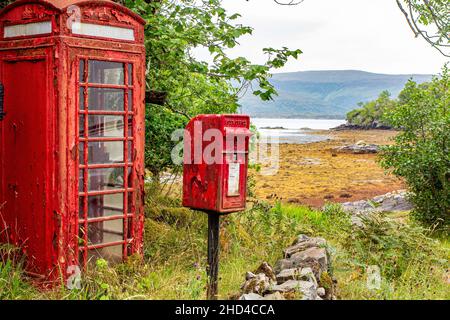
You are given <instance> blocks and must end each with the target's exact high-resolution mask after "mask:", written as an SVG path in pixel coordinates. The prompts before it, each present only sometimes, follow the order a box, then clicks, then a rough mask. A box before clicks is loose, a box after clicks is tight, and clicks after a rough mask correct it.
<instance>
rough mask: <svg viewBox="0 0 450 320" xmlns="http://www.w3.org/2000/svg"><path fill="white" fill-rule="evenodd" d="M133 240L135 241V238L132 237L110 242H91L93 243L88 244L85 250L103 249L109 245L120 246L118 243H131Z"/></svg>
mask: <svg viewBox="0 0 450 320" xmlns="http://www.w3.org/2000/svg"><path fill="white" fill-rule="evenodd" d="M132 241H133V239H130V240H129V241H124V240H122V241H114V242H108V243H99V244H91V245H88V246H86V248H85V249H84V250H86V251H89V250H95V249H103V248H107V247H114V246H118V245H127V244H130V243H131V242H132ZM86 253H87V252H86Z"/></svg>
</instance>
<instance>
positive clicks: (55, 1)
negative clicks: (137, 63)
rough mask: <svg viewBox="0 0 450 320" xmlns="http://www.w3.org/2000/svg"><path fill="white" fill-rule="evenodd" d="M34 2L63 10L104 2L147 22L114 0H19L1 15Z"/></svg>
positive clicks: (1, 11)
mask: <svg viewBox="0 0 450 320" xmlns="http://www.w3.org/2000/svg"><path fill="white" fill-rule="evenodd" d="M32 3H42V4H49V5H51V6H53V7H55V8H57V9H59V10H63V9H65V8H67V7H69V6H71V5H76V4H79V5H82V4H104V5H108V6H111V5H112V6H115V7H117V8H120V9H121V10H122V11H124V12H125V13H127V14H128V15H130V16H132V17H134V18H135V19H136V20H137V21H139V22H140V23H141V24H145V20H144V19H142V17H140V16H139V15H137V14H136V13H134V12H133V11H131V10H130V9H128V8H126V7H124V6H122V5H120V4H117V3H115V2H113V1H112V0H18V1H15V2H13V3H12V4H10V5H9V6H7V7H5V8H4V9H3V10H0V16H1V15H2V14H3V13H4V12H6V11H8V10H9V9H11V8H14V7H17V6H20V5H22V4H32Z"/></svg>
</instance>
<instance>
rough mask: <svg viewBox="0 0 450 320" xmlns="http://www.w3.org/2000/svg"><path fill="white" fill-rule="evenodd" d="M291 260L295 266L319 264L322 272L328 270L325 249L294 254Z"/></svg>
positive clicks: (307, 250) (313, 249)
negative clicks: (311, 263) (310, 263)
mask: <svg viewBox="0 0 450 320" xmlns="http://www.w3.org/2000/svg"><path fill="white" fill-rule="evenodd" d="M290 260H292V261H294V263H295V264H299V265H301V264H303V265H304V264H305V263H308V262H315V261H316V262H318V263H319V264H320V268H321V270H322V271H326V270H328V256H327V250H326V249H325V248H314V247H313V248H309V249H306V250H304V251H302V252H297V253H294V254H293V255H292V256H291V257H290Z"/></svg>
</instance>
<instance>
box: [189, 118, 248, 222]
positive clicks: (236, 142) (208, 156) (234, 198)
mask: <svg viewBox="0 0 450 320" xmlns="http://www.w3.org/2000/svg"><path fill="white" fill-rule="evenodd" d="M249 128H250V118H249V117H248V116H245V115H200V116H198V117H196V118H194V119H192V120H191V121H190V122H189V124H188V125H187V127H186V134H185V139H184V150H185V151H184V175H183V180H184V181H183V205H184V206H186V207H190V208H195V209H201V210H205V211H212V212H218V213H230V212H236V211H242V210H245V204H246V198H247V165H248V150H249V149H248V147H249V139H250V137H251V135H252V133H251V131H250V130H249ZM213 137H214V139H213ZM218 139H221V141H217V140H218Z"/></svg>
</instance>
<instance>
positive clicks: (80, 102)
mask: <svg viewBox="0 0 450 320" xmlns="http://www.w3.org/2000/svg"><path fill="white" fill-rule="evenodd" d="M78 104H79V106H80V110H84V88H80V94H79V97H78Z"/></svg>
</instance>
